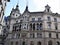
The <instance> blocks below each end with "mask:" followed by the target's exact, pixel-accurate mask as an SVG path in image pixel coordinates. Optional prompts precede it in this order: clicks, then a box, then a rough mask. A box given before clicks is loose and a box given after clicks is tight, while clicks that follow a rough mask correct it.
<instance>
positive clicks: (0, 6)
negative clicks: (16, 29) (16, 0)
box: [0, 0, 10, 45]
mask: <svg viewBox="0 0 60 45" xmlns="http://www.w3.org/2000/svg"><path fill="white" fill-rule="evenodd" d="M9 1H10V0H0V45H4V36H3V26H4V18H3V17H4V12H5V8H6V4H7V2H9Z"/></svg>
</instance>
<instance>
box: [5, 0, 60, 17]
mask: <svg viewBox="0 0 60 45" xmlns="http://www.w3.org/2000/svg"><path fill="white" fill-rule="evenodd" d="M26 2H27V1H26V0H10V2H8V3H7V7H6V9H5V16H8V15H10V12H11V10H12V8H13V7H14V8H15V7H16V5H17V3H18V5H19V9H20V13H23V11H24V10H25V8H26V4H27V3H26ZM59 2H60V0H28V7H29V11H31V12H37V11H44V9H45V6H46V5H47V4H48V5H49V6H50V7H51V10H52V12H53V13H56V12H58V13H60V5H59V4H60V3H59Z"/></svg>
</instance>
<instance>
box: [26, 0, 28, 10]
mask: <svg viewBox="0 0 60 45" xmlns="http://www.w3.org/2000/svg"><path fill="white" fill-rule="evenodd" d="M26 11H28V0H26Z"/></svg>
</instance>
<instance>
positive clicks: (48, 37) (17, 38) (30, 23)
mask: <svg viewBox="0 0 60 45" xmlns="http://www.w3.org/2000/svg"><path fill="white" fill-rule="evenodd" d="M5 23H6V27H7V28H5V29H4V30H5V31H7V32H8V34H7V37H6V39H5V40H4V41H5V43H4V44H5V45H60V14H58V13H53V12H52V11H51V10H50V6H49V5H46V6H45V10H44V11H43V12H30V11H29V10H28V6H26V9H25V11H24V12H23V14H21V13H20V10H19V6H18V5H16V8H15V9H14V8H12V11H11V13H10V16H8V17H7V20H6V22H5ZM5 31H4V32H5Z"/></svg>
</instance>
